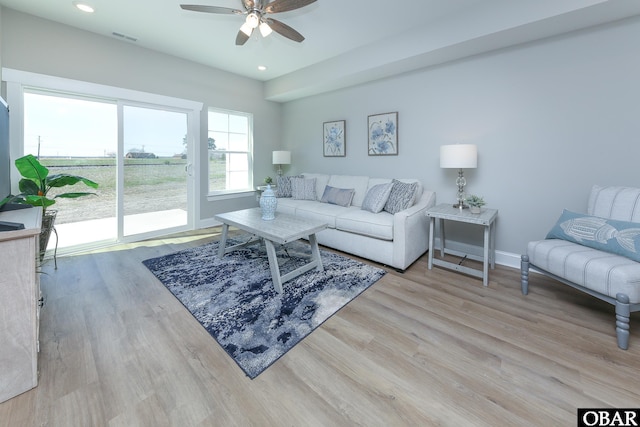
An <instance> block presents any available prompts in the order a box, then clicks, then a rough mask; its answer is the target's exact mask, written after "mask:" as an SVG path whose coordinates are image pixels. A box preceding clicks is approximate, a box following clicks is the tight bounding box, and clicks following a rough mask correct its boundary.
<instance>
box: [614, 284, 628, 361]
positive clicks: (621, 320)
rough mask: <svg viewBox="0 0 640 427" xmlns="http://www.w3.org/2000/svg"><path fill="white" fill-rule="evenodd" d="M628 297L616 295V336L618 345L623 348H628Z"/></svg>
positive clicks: (620, 294)
mask: <svg viewBox="0 0 640 427" xmlns="http://www.w3.org/2000/svg"><path fill="white" fill-rule="evenodd" d="M630 315H631V311H630V310H629V297H628V296H627V295H626V294H623V293H619V294H617V295H616V336H617V338H618V347H620V348H621V349H623V350H626V349H628V348H629V316H630Z"/></svg>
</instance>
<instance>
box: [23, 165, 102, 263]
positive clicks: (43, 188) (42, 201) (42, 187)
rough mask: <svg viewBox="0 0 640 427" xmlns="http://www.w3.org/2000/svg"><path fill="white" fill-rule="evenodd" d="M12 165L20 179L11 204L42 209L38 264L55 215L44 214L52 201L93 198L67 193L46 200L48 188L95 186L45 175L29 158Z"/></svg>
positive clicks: (63, 176)
mask: <svg viewBox="0 0 640 427" xmlns="http://www.w3.org/2000/svg"><path fill="white" fill-rule="evenodd" d="M15 165H16V168H17V169H18V172H20V175H22V179H21V180H20V182H19V183H18V188H19V189H20V194H18V195H16V196H13V197H12V201H15V202H18V203H26V204H29V205H32V206H40V207H42V231H41V232H40V260H42V258H43V256H44V252H45V250H46V249H47V244H48V243H49V236H50V235H51V230H52V229H53V225H54V222H55V218H56V213H57V212H56V211H47V208H48V207H49V206H51V205H53V204H55V203H56V201H55V199H56V198H59V197H62V198H67V199H75V198H78V197H84V196H90V195H94V196H95V195H96V193H91V192H70V193H60V194H56V195H55V196H54V197H53V198H49V197H48V194H49V191H50V190H51V189H52V188H60V187H66V186H69V185H75V184H77V183H79V182H82V183H84V184H85V185H87V186H88V187H91V188H98V184H97V183H96V182H93V181H91V180H90V179H87V178H83V177H81V176H76V175H69V174H64V173H61V174H55V175H49V169H47V168H46V167H45V166H43V165H42V164H41V163H40V162H39V161H38V159H37V158H36V157H35V156H33V155H32V154H27V155H26V156H24V157H20V158H19V159H16V161H15Z"/></svg>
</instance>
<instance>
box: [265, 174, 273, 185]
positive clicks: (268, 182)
mask: <svg viewBox="0 0 640 427" xmlns="http://www.w3.org/2000/svg"><path fill="white" fill-rule="evenodd" d="M264 183H265V184H273V179H272V178H271V177H270V176H268V177H266V178H265V179H264Z"/></svg>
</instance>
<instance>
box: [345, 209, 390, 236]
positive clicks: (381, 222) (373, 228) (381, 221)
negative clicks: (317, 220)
mask: <svg viewBox="0 0 640 427" xmlns="http://www.w3.org/2000/svg"><path fill="white" fill-rule="evenodd" d="M335 228H336V229H338V230H341V231H348V232H350V233H357V234H362V235H364V236H368V237H374V238H376V239H382V240H393V215H392V214H390V213H388V212H380V213H372V212H368V211H365V210H362V209H356V210H350V211H348V212H345V213H343V214H341V215H340V216H338V218H336V226H335Z"/></svg>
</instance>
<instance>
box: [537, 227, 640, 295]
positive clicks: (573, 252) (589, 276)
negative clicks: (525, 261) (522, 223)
mask: <svg viewBox="0 0 640 427" xmlns="http://www.w3.org/2000/svg"><path fill="white" fill-rule="evenodd" d="M527 255H528V256H529V262H531V264H533V266H534V267H539V268H541V269H543V270H545V271H548V272H549V273H551V274H555V275H556V276H559V277H562V278H564V279H566V280H568V281H570V282H572V283H575V284H577V285H580V286H583V287H585V288H588V289H591V290H594V291H596V292H599V293H601V294H604V295H608V296H610V297H611V298H615V297H616V294H617V293H619V292H621V293H623V294H626V295H627V296H629V300H630V302H631V303H632V304H637V303H640V282H638V277H640V263H638V262H636V261H633V260H630V259H629V258H627V257H623V256H620V255H615V254H611V253H608V252H603V251H600V250H598V249H593V248H590V247H587V246H583V245H580V244H578V243H573V242H569V241H566V240H559V239H549V240H539V241H535V242H529V244H528V245H527Z"/></svg>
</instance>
